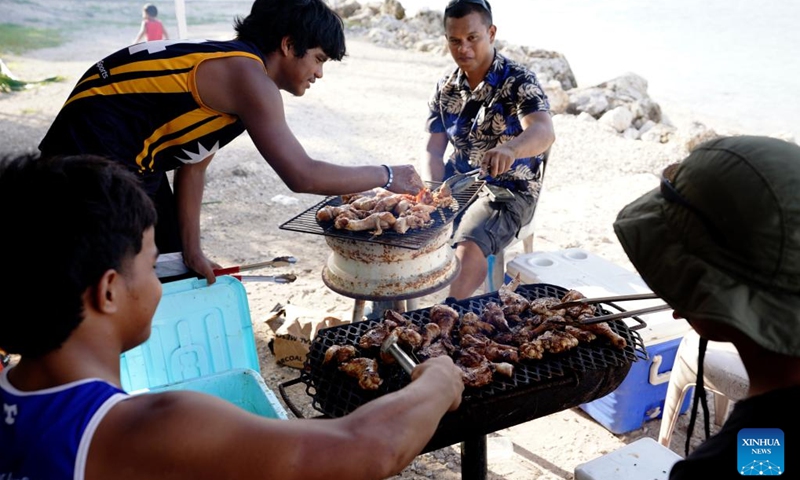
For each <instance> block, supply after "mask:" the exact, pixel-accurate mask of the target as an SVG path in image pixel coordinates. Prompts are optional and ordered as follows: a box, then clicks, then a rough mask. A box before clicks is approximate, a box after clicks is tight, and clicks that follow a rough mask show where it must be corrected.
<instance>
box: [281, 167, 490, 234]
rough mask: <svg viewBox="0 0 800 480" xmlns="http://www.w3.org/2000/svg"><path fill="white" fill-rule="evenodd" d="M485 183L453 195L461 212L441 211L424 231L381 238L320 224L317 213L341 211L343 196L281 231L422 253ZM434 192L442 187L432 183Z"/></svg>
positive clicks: (325, 223)
mask: <svg viewBox="0 0 800 480" xmlns="http://www.w3.org/2000/svg"><path fill="white" fill-rule="evenodd" d="M484 183H485V182H483V181H476V182H474V183H473V184H472V185H470V186H469V187H467V188H465V189H464V190H463V191H461V192H458V193H453V198H455V199H456V201H457V202H458V208H457V209H455V210H453V209H450V208H444V209H443V208H439V209H437V210H436V212H434V213H433V214H431V219H432V220H433V224H432V225H430V226H428V227H426V228H421V229H413V230H409V231H407V232H406V233H397V232H394V231H391V230H387V231H384V232H383V233H382V234H381V235H371V234H370V233H369V232H351V231H348V230H339V229H337V228H336V227H334V225H333V222H332V221H330V222H318V221H317V211H318V210H319V209H320V208H322V207H324V206H326V205H330V206H334V207H338V206H339V205H341V204H342V199H341V197H339V196H333V197H328V198H326V199H325V200H323V201H321V202H319V203H318V204H316V205H314V206H313V207H311V208H309V209H308V210H306V211H304V212H302V213H301V214H299V215H297V216H296V217H294V218H292V219H291V220H289V221H287V222H286V223H284V224H283V225H281V226H280V227H279V228H281V229H282V230H290V231H293V232H300V233H311V234H315V235H325V236H328V237H337V238H342V239H345V240H356V241H363V242H370V243H381V244H384V245H390V246H393V247H402V248H409V249H412V250H419V249H420V248H422V247H424V246H425V245H428V244H429V243H430V241H431V239H433V238H434V237H436V235H438V234H439V232H440V231H441V229H442V228H444V227H445V226H446V225H448V224H449V223H450V222H452V221H453V219H455V217H456V216H457V215H458V214H459V213H461V212H462V211H463V210H464V209H465V208H467V206H468V205H469V204H470V203H472V201H473V200H474V199H475V195H476V194H477V193H478V190H479V189H480V187H481V186H482V185H483V184H484ZM428 185H429V187H430V188H431V189H433V188H436V186H437V185H438V183H436V184H434V183H429V184H428Z"/></svg>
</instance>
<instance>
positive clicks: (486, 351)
mask: <svg viewBox="0 0 800 480" xmlns="http://www.w3.org/2000/svg"><path fill="white" fill-rule="evenodd" d="M461 347H462V348H469V349H471V350H473V351H475V352H477V353H480V354H481V355H483V356H484V357H486V359H487V360H490V361H492V362H496V361H503V362H518V361H519V351H518V350H517V349H516V348H515V347H512V346H511V345H502V344H500V343H497V342H495V341H493V340H491V339H490V338H487V337H486V336H484V335H481V334H476V335H464V336H463V337H461Z"/></svg>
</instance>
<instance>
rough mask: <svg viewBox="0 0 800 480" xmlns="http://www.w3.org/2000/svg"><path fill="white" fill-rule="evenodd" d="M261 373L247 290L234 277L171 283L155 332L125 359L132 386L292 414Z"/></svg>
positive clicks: (124, 377)
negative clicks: (204, 395)
mask: <svg viewBox="0 0 800 480" xmlns="http://www.w3.org/2000/svg"><path fill="white" fill-rule="evenodd" d="M260 372H261V368H260V366H259V361H258V351H257V350H256V343H255V337H254V336H253V325H252V324H251V321H250V308H249V305H248V303H247V292H246V291H245V289H244V286H243V285H242V283H241V282H239V281H238V280H236V279H234V278H232V277H230V276H220V277H217V281H216V282H215V283H214V284H213V285H208V284H207V283H206V280H205V279H194V278H190V279H186V280H180V281H176V282H170V283H165V284H164V285H163V295H162V298H161V302H160V303H159V304H158V307H157V309H156V312H155V315H154V317H153V326H152V332H151V334H150V338H149V339H148V340H147V341H146V342H145V343H143V344H141V345H139V346H138V347H136V348H133V349H131V350H128V351H127V352H125V353H123V354H122V356H121V358H120V380H121V382H122V388H123V389H124V390H125V391H128V392H131V393H145V392H163V391H169V390H193V391H199V392H204V393H208V394H210V395H214V396H217V397H219V398H223V399H225V400H228V401H229V402H231V403H233V404H235V405H238V406H240V407H242V408H244V409H245V410H248V411H250V412H252V413H255V414H258V415H262V416H266V417H272V418H287V416H286V411H285V410H284V409H283V407H282V406H281V405H280V403H279V402H278V401H277V398H276V397H275V394H274V393H273V392H272V391H270V390H269V389H268V388H267V386H266V385H265V384H264V380H263V378H262V377H261V373H260Z"/></svg>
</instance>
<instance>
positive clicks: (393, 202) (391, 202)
mask: <svg viewBox="0 0 800 480" xmlns="http://www.w3.org/2000/svg"><path fill="white" fill-rule="evenodd" d="M402 199H403V197H402V195H388V196H385V197H383V198H381V199H380V200H378V202H377V203H376V204H375V206H374V207H373V208H372V211H373V212H391V211H393V210H394V207H396V206H397V204H398V203H400V200H402Z"/></svg>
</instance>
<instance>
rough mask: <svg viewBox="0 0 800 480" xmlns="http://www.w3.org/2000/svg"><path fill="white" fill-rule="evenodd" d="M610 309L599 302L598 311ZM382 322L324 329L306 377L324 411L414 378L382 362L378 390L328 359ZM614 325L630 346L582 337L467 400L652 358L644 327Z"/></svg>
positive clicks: (535, 288)
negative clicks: (568, 347)
mask: <svg viewBox="0 0 800 480" xmlns="http://www.w3.org/2000/svg"><path fill="white" fill-rule="evenodd" d="M516 291H517V293H519V294H521V295H522V296H524V297H525V298H527V299H528V300H533V299H536V298H543V297H558V298H561V297H562V296H563V295H564V294H565V293H566V292H567V290H566V289H564V288H562V287H558V286H555V285H548V284H531V285H520V286H519V287H518V288H517V290H516ZM489 302H495V303H499V302H500V300H499V297H498V294H497V292H494V293H488V294H485V295H481V296H478V297H472V298H468V299H465V300H462V301H459V302H454V303H452V304H450V306H451V307H453V308H455V309H456V310H457V311H458V312H459V314H460V315H463V314H464V313H466V312H475V313H477V314H480V312H482V311H483V309H484V307H485V306H486V305H487V304H488V303H489ZM429 312H430V309H422V310H415V311H412V312H407V313H405V314H404V315H405V317H406V318H408V319H410V320H411V321H412V322H414V323H415V324H416V325H418V326H423V325H424V324H426V323H428V322H429V318H430V317H429ZM605 313H608V312H607V311H605V310H602V309H601V308H598V313H597V314H598V315H601V314H605ZM378 323H379V321H378V320H367V321H363V322H356V323H351V324H347V325H340V326H337V327H332V328H327V329H324V330H321V331H320V332H319V334H318V335H317V337H316V338H315V340H314V341H313V342H312V344H311V348H310V351H309V353H308V356H307V358H306V363H305V368H304V369H303V371H302V372H301V374H300V381H301V382H302V383H304V384H305V385H306V392H307V393H308V395H309V396H310V397H312V405H313V407H314V408H315V409H316V410H318V411H319V412H321V413H323V414H325V415H327V416H330V417H341V416H344V415H346V414H348V413H350V412H352V411H353V410H355V409H356V408H358V407H359V406H361V405H363V404H364V403H366V402H368V401H370V400H373V399H375V398H377V397H379V396H382V395H385V394H387V393H389V392H393V391H396V390H399V389H400V388H402V387H404V386H405V385H407V384H408V382H409V378H408V376H407V375H406V374H405V372H403V371H402V370H401V369H400V368H399V367H397V366H395V365H383V364H381V365H380V375H381V378H383V384H382V385H381V386H380V388H379V389H378V390H376V391H366V390H363V389H361V388H360V387H359V386H358V382H357V381H356V380H355V379H353V378H351V377H349V376H347V375H345V374H344V373H342V372H340V371H338V369H337V367H336V366H334V365H323V364H322V360H323V359H324V356H325V351H326V350H327V349H328V347H330V346H332V345H353V346H355V347H356V349H357V350H359V352H361V349H360V348H359V347H358V339H359V338H360V337H361V335H362V334H363V333H364V332H366V331H367V330H369V329H370V328H373V327H374V326H376V325H377V324H378ZM609 325H610V326H611V328H612V329H613V330H614V331H615V332H616V333H617V334H619V335H621V336H622V337H623V338H624V339H625V340H626V342H627V344H628V345H627V347H625V349H624V350H619V349H617V348H615V347H613V346H611V345H610V344H609V343H608V341H607V340H606V339H604V338H598V339H596V340H594V341H593V342H590V343H583V342H581V343H580V344H579V345H578V347H576V348H573V349H571V350H569V351H567V352H564V353H560V354H549V355H545V357H544V358H543V359H542V360H538V361H524V362H521V363H518V364H516V365H515V367H514V376H513V377H512V378H505V377H502V376H500V375H495V377H494V381H493V382H492V383H491V384H489V385H487V386H485V387H482V388H478V389H470V388H468V389H466V390H465V391H464V399H463V404H464V405H467V406H469V405H470V404H472V405H476V404H485V403H486V402H487V401H490V400H495V399H497V398H501V397H504V396H511V395H518V394H521V393H523V392H525V391H526V390H528V389H531V388H535V387H536V386H537V384H539V383H541V382H546V381H549V380H553V379H559V378H564V377H567V376H569V375H570V374H573V373H576V372H587V371H604V370H608V369H618V368H620V367H623V366H624V367H629V366H630V364H631V363H632V362H634V361H636V360H638V359H646V358H647V353H646V351H645V347H644V342H643V340H642V338H641V336H640V335H639V333H638V332H635V331H632V330H631V329H630V328H629V327H628V326H627V325H626V324H625V323H624V322H623V321H620V320H618V321H616V322H609Z"/></svg>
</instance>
